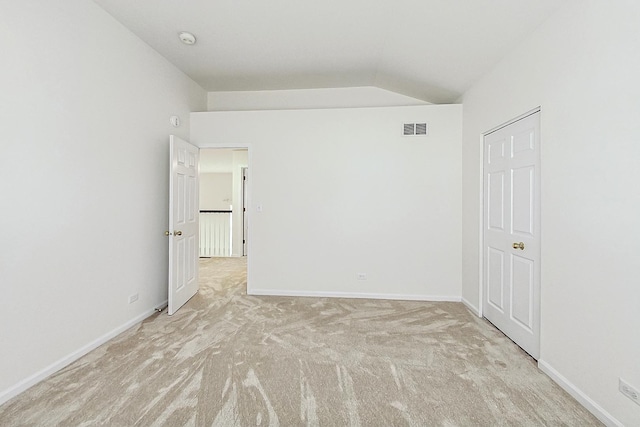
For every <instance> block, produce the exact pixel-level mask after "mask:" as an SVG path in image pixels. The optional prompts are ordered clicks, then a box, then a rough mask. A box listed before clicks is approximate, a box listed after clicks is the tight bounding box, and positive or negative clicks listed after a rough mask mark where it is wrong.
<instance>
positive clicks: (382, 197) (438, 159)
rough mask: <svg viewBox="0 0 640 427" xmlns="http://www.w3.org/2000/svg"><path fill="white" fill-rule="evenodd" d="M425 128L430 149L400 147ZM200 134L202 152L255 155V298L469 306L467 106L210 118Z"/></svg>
mask: <svg viewBox="0 0 640 427" xmlns="http://www.w3.org/2000/svg"><path fill="white" fill-rule="evenodd" d="M423 120H426V121H427V122H428V123H429V125H430V136H429V137H428V138H407V137H402V136H400V135H401V130H402V124H403V122H404V121H409V122H415V121H423ZM191 124H192V128H191V138H192V141H193V142H194V143H195V144H197V145H199V146H207V145H211V144H220V145H224V144H230V143H233V144H250V145H251V148H250V165H249V168H250V185H251V201H250V203H251V205H250V214H251V217H250V227H251V230H250V237H249V242H250V246H249V280H250V282H249V286H250V289H249V291H250V292H252V293H284V294H302V295H304V294H323V293H327V294H332V295H338V294H343V295H344V294H348V295H360V296H365V295H369V296H386V297H402V298H425V299H454V300H455V299H459V298H460V243H461V241H460V233H461V229H460V217H461V194H460V188H461V183H460V179H461V170H460V156H461V153H460V148H461V147H460V140H461V106H460V105H429V106H417V107H390V108H363V109H359V108H354V109H329V110H297V111H253V112H208V113H194V114H192V115H191ZM258 204H261V205H262V206H263V208H264V210H263V212H261V213H258V212H256V206H257V205H258ZM356 273H366V274H367V275H368V280H366V281H358V280H356Z"/></svg>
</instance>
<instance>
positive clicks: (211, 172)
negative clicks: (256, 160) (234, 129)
mask: <svg viewBox="0 0 640 427" xmlns="http://www.w3.org/2000/svg"><path fill="white" fill-rule="evenodd" d="M247 169H248V150H247V149H246V148H234V149H231V148H201V149H200V171H199V177H200V213H199V214H200V224H201V228H200V256H201V257H203V258H207V257H212V256H213V257H239V256H244V255H246V252H247V251H246V248H245V247H246V245H247V244H248V237H247V235H248V230H247V228H248V211H247V210H246V206H245V205H246V203H247V197H248V192H249V181H248V179H247V172H246V170H247Z"/></svg>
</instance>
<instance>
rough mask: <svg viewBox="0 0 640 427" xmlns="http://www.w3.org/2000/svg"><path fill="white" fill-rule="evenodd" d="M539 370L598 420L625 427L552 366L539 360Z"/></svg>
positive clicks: (611, 426) (617, 426) (610, 426)
mask: <svg viewBox="0 0 640 427" xmlns="http://www.w3.org/2000/svg"><path fill="white" fill-rule="evenodd" d="M538 368H540V370H541V371H542V372H544V373H545V374H547V375H548V376H549V377H550V378H551V379H552V380H553V381H555V382H556V383H557V384H558V385H559V386H560V387H562V388H563V389H564V390H565V391H566V392H567V393H569V394H570V395H571V396H572V397H573V398H574V399H576V400H577V401H578V402H580V404H581V405H582V406H584V407H585V408H586V409H587V410H588V411H589V412H591V413H592V414H593V415H594V416H595V417H596V418H597V419H599V420H600V421H602V422H603V423H604V424H605V425H607V426H609V427H624V425H623V424H622V423H621V422H620V421H618V420H617V419H615V417H614V416H613V415H611V414H610V413H608V412H607V411H605V410H604V409H603V408H602V406H600V405H598V404H597V403H596V402H594V401H593V400H592V399H591V398H590V397H589V396H587V395H586V394H585V393H584V392H583V391H582V390H580V389H579V388H578V387H576V386H575V384H573V383H572V382H571V381H569V380H568V379H567V378H565V377H564V376H563V375H562V374H561V373H560V372H558V371H556V370H555V369H554V368H553V367H552V366H551V365H549V364H548V363H547V362H545V361H544V360H542V359H540V360H538Z"/></svg>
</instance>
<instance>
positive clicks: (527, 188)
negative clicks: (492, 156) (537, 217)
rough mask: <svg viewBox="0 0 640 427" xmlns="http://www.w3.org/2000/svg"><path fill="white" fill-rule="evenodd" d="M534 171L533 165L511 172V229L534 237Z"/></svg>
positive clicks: (519, 233)
mask: <svg viewBox="0 0 640 427" xmlns="http://www.w3.org/2000/svg"><path fill="white" fill-rule="evenodd" d="M534 172H535V168H534V167H531V166H527V167H523V168H519V169H514V170H513V171H512V172H511V192H512V198H513V204H512V206H511V208H512V211H511V218H512V220H511V224H512V228H511V230H512V232H513V233H514V234H518V235H520V236H528V237H533V209H534V206H535V202H534V191H535V188H534V179H535V177H534Z"/></svg>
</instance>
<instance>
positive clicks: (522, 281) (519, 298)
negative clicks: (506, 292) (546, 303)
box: [511, 255, 533, 330]
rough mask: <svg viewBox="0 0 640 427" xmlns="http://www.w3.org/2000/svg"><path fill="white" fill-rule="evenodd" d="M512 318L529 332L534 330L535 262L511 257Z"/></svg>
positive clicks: (514, 256)
mask: <svg viewBox="0 0 640 427" xmlns="http://www.w3.org/2000/svg"><path fill="white" fill-rule="evenodd" d="M511 271H512V280H511V317H512V318H513V319H514V320H515V321H517V322H519V323H520V325H521V326H523V327H524V328H526V329H528V330H532V329H533V316H532V315H533V307H532V305H533V304H532V303H533V262H531V260H529V259H526V258H522V257H519V256H517V255H511Z"/></svg>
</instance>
